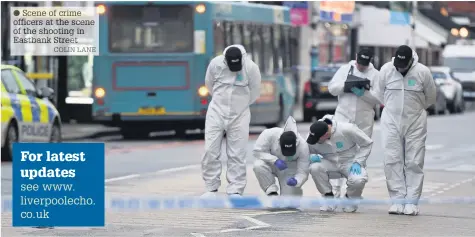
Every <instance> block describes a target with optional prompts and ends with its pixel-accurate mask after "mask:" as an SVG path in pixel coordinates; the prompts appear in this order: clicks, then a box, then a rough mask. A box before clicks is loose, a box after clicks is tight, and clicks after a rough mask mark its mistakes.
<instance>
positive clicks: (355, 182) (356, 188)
mask: <svg viewBox="0 0 475 237" xmlns="http://www.w3.org/2000/svg"><path fill="white" fill-rule="evenodd" d="M367 182H368V179H367V178H366V177H364V176H363V175H351V176H350V177H348V181H347V185H348V187H347V192H346V195H347V197H349V198H360V197H361V193H362V192H363V189H364V187H365V185H366V183H367ZM348 190H352V191H353V192H351V191H350V192H349V191H348Z"/></svg>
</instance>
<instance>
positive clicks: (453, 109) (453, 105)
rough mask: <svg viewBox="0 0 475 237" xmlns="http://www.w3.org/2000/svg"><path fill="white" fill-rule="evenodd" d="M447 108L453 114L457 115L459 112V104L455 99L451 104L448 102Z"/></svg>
mask: <svg viewBox="0 0 475 237" xmlns="http://www.w3.org/2000/svg"><path fill="white" fill-rule="evenodd" d="M447 108H448V109H449V112H450V113H451V114H455V113H457V112H458V104H457V102H456V101H455V99H454V100H452V101H450V102H447Z"/></svg>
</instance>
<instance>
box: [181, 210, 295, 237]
mask: <svg viewBox="0 0 475 237" xmlns="http://www.w3.org/2000/svg"><path fill="white" fill-rule="evenodd" d="M290 212H296V211H280V212H274V213H268V214H282V213H290ZM266 214H267V213H266ZM258 215H259V216H260V215H263V214H258ZM264 215H265V214H264ZM240 218H242V219H245V220H247V221H249V222H252V223H254V224H256V225H255V226H249V227H246V228H243V229H236V228H231V229H224V230H218V231H209V232H204V234H216V233H230V232H238V231H247V230H257V229H262V228H268V227H271V225H269V224H267V223H265V222H262V221H260V220H257V219H254V218H252V217H250V216H244V215H243V216H240ZM190 234H191V235H193V236H195V237H206V236H205V235H204V234H202V233H190Z"/></svg>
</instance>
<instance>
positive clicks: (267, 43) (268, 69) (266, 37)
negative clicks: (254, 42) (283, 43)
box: [262, 25, 274, 75]
mask: <svg viewBox="0 0 475 237" xmlns="http://www.w3.org/2000/svg"><path fill="white" fill-rule="evenodd" d="M262 40H263V41H264V60H265V61H264V71H265V73H266V74H269V75H271V74H273V73H274V55H273V54H274V48H273V47H272V44H273V43H272V36H271V26H267V25H265V26H262Z"/></svg>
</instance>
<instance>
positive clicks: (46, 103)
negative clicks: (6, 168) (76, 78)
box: [1, 64, 62, 161]
mask: <svg viewBox="0 0 475 237" xmlns="http://www.w3.org/2000/svg"><path fill="white" fill-rule="evenodd" d="M1 71H2V83H1V87H2V93H1V97H2V106H1V109H2V114H1V117H2V135H1V137H2V157H1V158H2V161H12V158H13V144H14V143H17V142H61V141H62V137H61V129H62V123H61V118H60V114H59V112H58V110H57V109H56V107H55V106H54V105H53V104H52V103H51V102H50V100H49V99H48V98H49V97H51V96H52V95H53V93H54V91H53V89H51V88H48V87H42V88H36V87H35V84H34V83H33V81H31V80H30V79H29V78H27V76H26V75H25V72H23V71H22V70H21V69H19V68H17V67H15V66H12V65H3V64H2V65H1Z"/></svg>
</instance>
